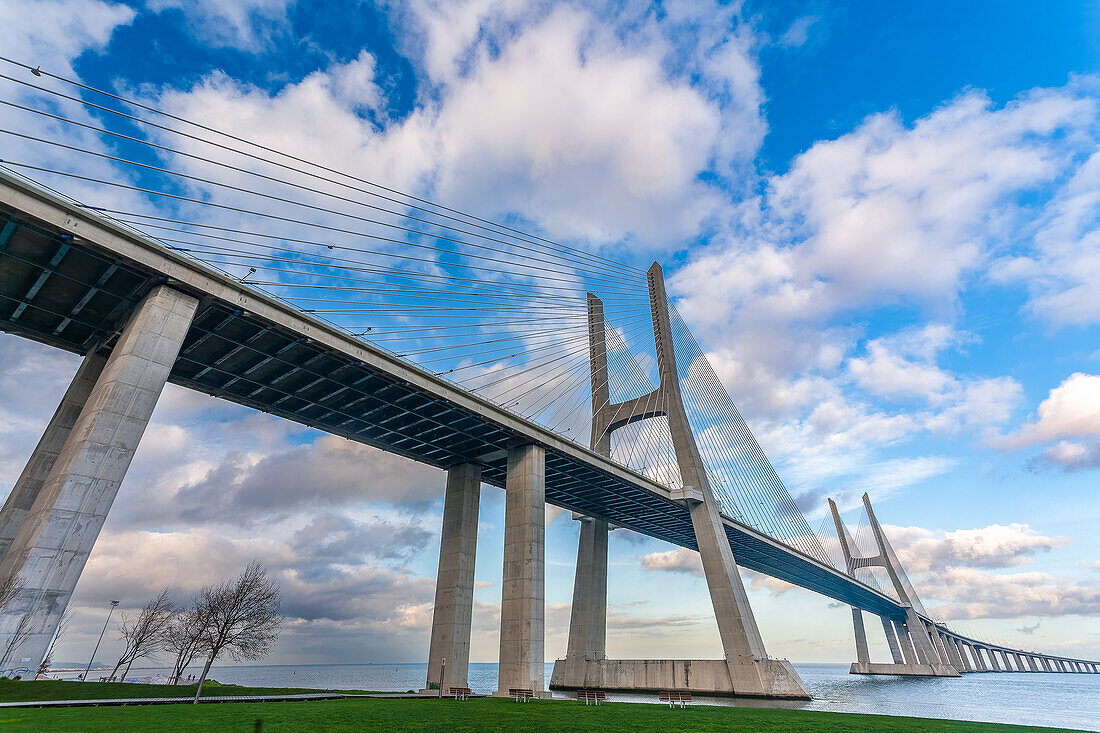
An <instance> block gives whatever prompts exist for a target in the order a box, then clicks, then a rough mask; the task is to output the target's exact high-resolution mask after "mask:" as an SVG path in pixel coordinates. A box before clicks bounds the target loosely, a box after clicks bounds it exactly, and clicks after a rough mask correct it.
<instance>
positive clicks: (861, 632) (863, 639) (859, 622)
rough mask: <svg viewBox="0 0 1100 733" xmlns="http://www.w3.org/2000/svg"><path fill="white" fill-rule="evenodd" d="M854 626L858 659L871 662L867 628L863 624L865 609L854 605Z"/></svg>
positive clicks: (864, 662) (866, 662) (867, 662)
mask: <svg viewBox="0 0 1100 733" xmlns="http://www.w3.org/2000/svg"><path fill="white" fill-rule="evenodd" d="M852 626H853V627H854V628H855V633H856V659H857V660H858V661H860V662H862V663H863V664H869V663H870V661H871V655H870V653H869V652H868V651H867V629H866V627H864V625H863V611H861V610H860V609H859V608H857V607H856V606H852Z"/></svg>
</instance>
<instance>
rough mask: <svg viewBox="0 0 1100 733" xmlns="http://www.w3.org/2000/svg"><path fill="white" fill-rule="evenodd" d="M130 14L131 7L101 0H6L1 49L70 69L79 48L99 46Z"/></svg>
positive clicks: (1, 7) (1, 8)
mask: <svg viewBox="0 0 1100 733" xmlns="http://www.w3.org/2000/svg"><path fill="white" fill-rule="evenodd" d="M135 16H136V13H135V12H134V10H133V9H132V8H129V7H127V6H125V5H123V4H121V3H112V2H104V1H103V0H20V1H19V2H5V3H3V4H0V24H3V27H4V28H9V29H12V32H11V33H8V34H7V38H5V39H4V55H5V56H7V57H8V58H11V59H14V60H16V61H22V62H23V63H26V64H29V65H31V66H38V65H41V66H42V67H43V68H47V69H49V70H51V71H53V72H54V73H60V74H66V73H71V71H72V62H73V61H74V60H75V59H76V58H77V57H78V56H79V55H80V54H82V53H84V52H85V51H89V50H92V51H97V50H101V49H103V48H104V47H105V46H106V45H107V42H108V41H110V39H111V35H112V34H113V33H114V32H115V30H116V29H117V28H119V27H120V26H124V25H127V24H129V23H130V22H131V21H132V20H133V19H134V17H135ZM16 29H18V30H16Z"/></svg>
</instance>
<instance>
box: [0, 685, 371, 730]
mask: <svg viewBox="0 0 1100 733" xmlns="http://www.w3.org/2000/svg"><path fill="white" fill-rule="evenodd" d="M309 692H348V693H357V692H367V691H366V690H316V689H304V688H300V687H241V686H239V685H223V684H221V683H219V682H216V681H214V680H207V681H206V684H204V685H203V686H202V696H203V697H222V696H225V695H298V694H303V693H309ZM194 696H195V685H142V684H136V683H133V682H87V683H85V682H65V681H56V680H38V681H35V682H30V681H28V682H23V681H18V682H17V681H15V680H9V679H8V678H6V677H0V702H24V701H37V700H106V699H109V698H111V699H113V698H124V697H194ZM0 730H2V728H0Z"/></svg>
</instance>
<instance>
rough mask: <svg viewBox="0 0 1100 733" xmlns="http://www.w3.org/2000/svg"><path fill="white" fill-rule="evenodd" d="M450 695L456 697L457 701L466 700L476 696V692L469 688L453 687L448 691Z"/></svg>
mask: <svg viewBox="0 0 1100 733" xmlns="http://www.w3.org/2000/svg"><path fill="white" fill-rule="evenodd" d="M447 694H448V695H454V698H455V700H465V699H466V698H468V697H469V696H470V695H472V694H474V691H473V690H471V689H470V688H469V687H452V688H450V689H449V690H447Z"/></svg>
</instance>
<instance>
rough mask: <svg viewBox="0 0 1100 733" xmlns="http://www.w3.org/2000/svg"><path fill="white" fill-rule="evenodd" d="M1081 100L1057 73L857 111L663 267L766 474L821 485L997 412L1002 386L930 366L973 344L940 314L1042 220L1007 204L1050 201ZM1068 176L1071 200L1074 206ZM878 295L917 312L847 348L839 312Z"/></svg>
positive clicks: (1091, 108) (1088, 130) (1079, 120)
mask: <svg viewBox="0 0 1100 733" xmlns="http://www.w3.org/2000/svg"><path fill="white" fill-rule="evenodd" d="M1095 110H1096V99H1095V94H1094V93H1093V91H1092V87H1091V86H1090V83H1089V82H1088V81H1087V80H1072V81H1071V82H1070V83H1069V84H1067V85H1066V86H1064V87H1060V88H1053V89H1036V90H1031V91H1029V92H1026V93H1023V94H1021V95H1020V96H1019V97H1018V98H1017V99H1015V100H1013V101H1011V102H1009V103H1008V104H1006V105H1003V106H998V105H994V104H993V103H992V102H991V101H990V100H989V98H988V97H987V96H986V95H984V94H983V93H981V92H978V91H970V92H966V93H963V94H961V95H960V96H958V97H957V98H955V99H953V100H950V101H949V102H947V103H945V104H944V105H943V106H941V107H940V108H938V109H936V110H934V111H932V112H930V113H929V114H927V115H925V116H923V117H920V118H918V119H916V120H914V121H912V122H908V121H905V120H903V119H902V118H901V116H900V115H898V114H896V113H892V112H887V113H881V114H876V115H872V116H870V117H868V118H867V119H866V120H864V122H863V123H862V124H861V125H859V126H858V127H857V128H856V129H855V130H853V131H852V132H849V133H847V134H845V135H842V136H840V137H839V138H837V139H835V140H829V141H821V142H818V143H816V144H815V145H813V146H812V147H811V148H810V149H809V150H807V151H806V152H805V153H803V154H801V155H799V156H797V157H796V158H795V159H794V160H793V162H792V164H791V166H790V169H789V170H788V171H787V172H785V173H782V174H778V175H775V176H772V177H771V178H770V179H769V180H768V187H767V191H766V193H765V194H764V195H763V196H762V197H761V198H760V199H759V200H758V202H757V205H756V208H755V209H753V210H752V211H751V213H750V212H749V211H748V209H747V206H748V203H747V202H746V204H745V205H744V206H741V207H739V208H737V209H736V210H735V211H733V212H731V216H730V220H729V223H728V230H727V231H724V232H720V233H719V234H718V235H716V236H714V237H712V238H711V240H710V245H709V246H708V247H705V248H697V249H696V250H694V252H693V256H692V257H691V259H690V260H689V262H688V263H687V264H686V265H685V266H684V267H682V268H681V269H680V270H679V271H678V272H676V273H675V274H673V275H672V276H671V277H670V286H671V289H672V290H673V291H674V292H675V293H676V294H677V295H678V296H679V300H678V306H677V307H678V308H679V310H680V311H681V313H682V314H683V316H684V318H685V319H686V320H687V321H688V322H689V323H691V324H692V326H693V327H694V328H696V329H697V330H698V332H699V333H700V335H701V337H702V338H701V340H702V341H704V342H705V343H710V344H720V345H721V346H718V347H716V348H715V349H714V350H713V351H712V353H711V354H709V356H710V357H711V359H712V361H714V363H715V369H716V371H717V372H718V374H719V376H720V377H721V378H722V379H723V381H724V383H725V384H726V386H727V388H728V389H729V390H730V392H731V394H732V395H733V396H734V398H735V400H737V401H738V404H739V406H741V407H742V409H743V410H744V412H745V415H746V419H747V420H748V422H749V425H750V426H751V427H753V429H754V431H755V432H757V434H758V436H759V437H760V439H761V443H762V444H763V445H764V447H765V449H766V450H767V451H768V453H769V455H772V456H774V457H775V458H777V459H778V462H779V463H781V464H783V465H782V469H783V470H782V471H781V472H782V473H783V475H784V476H788V477H790V476H793V477H794V481H795V483H802V484H803V485H805V484H807V483H811V482H821V481H826V480H829V479H830V478H835V477H839V476H842V475H844V474H845V472H846V469H847V468H848V467H849V466H851V465H853V463H855V464H858V463H865V462H867V461H868V460H873V454H874V451H876V450H877V449H879V448H882V447H885V446H893V445H897V444H899V443H900V442H903V441H906V440H909V439H911V438H913V437H915V436H917V435H919V434H921V433H923V432H926V431H928V432H932V433H936V434H958V433H965V434H973V433H976V434H978V435H982V434H988V433H990V432H992V431H994V430H996V429H1001V428H1002V427H1003V425H1004V424H1005V423H1006V422H1007V421H1008V420H1010V419H1011V417H1012V415H1013V413H1014V412H1015V410H1016V409H1018V407H1019V404H1020V402H1021V400H1022V395H1023V390H1022V386H1021V385H1020V384H1019V383H1018V382H1017V380H1015V379H1014V378H1012V377H1010V376H1007V375H997V374H992V375H962V374H958V373H955V372H952V371H950V370H948V369H946V368H944V367H943V366H942V365H941V363H940V358H941V357H942V355H943V354H945V353H947V352H949V351H950V350H953V349H959V348H963V347H965V346H966V345H967V344H968V343H970V342H971V341H972V339H973V337H972V336H970V335H969V334H966V333H964V332H961V331H959V330H958V329H957V328H956V327H955V326H954V325H953V324H952V323H951V322H950V321H949V320H945V319H944V316H946V315H955V314H956V308H955V306H956V305H957V303H958V302H959V301H958V299H959V295H960V293H961V292H963V290H964V289H966V288H967V287H968V286H969V285H970V283H971V282H972V281H973V280H974V278H976V277H980V275H981V273H982V272H983V271H984V269H985V268H987V267H989V266H990V264H991V263H994V262H997V261H999V258H1000V256H1001V255H1000V253H1001V251H1002V250H1003V248H1004V247H1005V246H1006V242H1015V241H1017V240H1018V239H1019V238H1020V235H1019V231H1020V230H1021V228H1023V229H1024V230H1027V228H1028V226H1029V225H1028V222H1033V221H1035V220H1036V219H1037V218H1038V217H1041V216H1043V214H1042V213H1041V211H1040V210H1038V209H1033V208H1031V207H1029V205H1028V204H1027V203H1026V202H1025V199H1024V198H1023V197H1024V196H1025V195H1031V196H1036V197H1038V198H1039V199H1040V200H1045V199H1046V198H1050V197H1051V196H1052V195H1053V196H1054V197H1055V198H1058V197H1059V196H1060V194H1058V191H1059V190H1060V189H1061V187H1063V186H1066V185H1067V181H1068V180H1070V179H1074V172H1075V171H1076V170H1077V169H1078V166H1079V165H1080V163H1081V160H1082V158H1081V153H1082V151H1084V150H1088V149H1089V146H1090V144H1093V142H1094V139H1095V136H1094V134H1093V130H1092V125H1093V120H1094V119H1095ZM1081 175H1084V171H1082V174H1081ZM1068 187H1069V188H1074V187H1076V189H1077V190H1079V192H1080V194H1079V196H1077V197H1072V196H1070V195H1069V194H1068V193H1067V194H1064V195H1061V198H1065V199H1066V200H1067V201H1069V200H1070V199H1072V200H1073V201H1074V202H1075V206H1076V208H1074V210H1075V211H1078V210H1080V209H1082V208H1084V207H1085V204H1086V203H1087V202H1088V201H1091V200H1092V199H1091V198H1088V196H1087V192H1089V191H1091V189H1090V188H1089V187H1088V186H1087V185H1084V184H1083V183H1080V184H1072V183H1070V184H1068ZM1052 191H1053V192H1054V193H1051V192H1052ZM1081 197H1085V198H1081ZM1068 207H1069V204H1067V208H1068ZM1074 241H1075V242H1076V240H1074ZM1067 246H1069V245H1067ZM1025 249H1026V248H1025ZM1082 271H1083V272H1087V268H1086V269H1083V270H1082ZM889 304H899V305H903V306H904V307H907V308H913V309H916V310H917V311H919V312H922V313H928V314H931V315H932V316H933V317H934V319H935V320H933V321H932V322H931V323H929V324H928V325H922V326H911V327H908V328H904V327H903V328H902V329H901V330H898V331H895V332H893V333H891V332H887V333H886V334H884V335H881V336H877V337H876V338H873V339H870V340H868V341H866V342H863V343H862V345H861V333H860V330H861V327H860V326H859V325H858V324H853V322H852V319H851V315H852V314H854V313H864V312H872V311H874V310H875V309H879V308H881V307H883V306H884V305H889ZM727 345H728V346H727ZM853 388H855V389H853ZM856 390H858V391H856ZM864 428H866V429H865V430H864Z"/></svg>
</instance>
